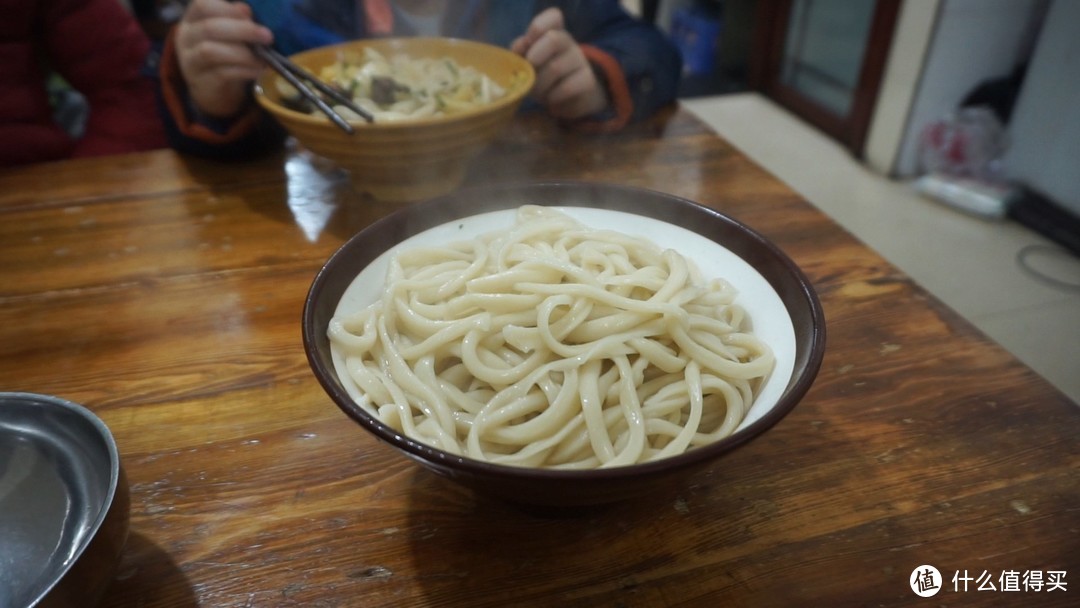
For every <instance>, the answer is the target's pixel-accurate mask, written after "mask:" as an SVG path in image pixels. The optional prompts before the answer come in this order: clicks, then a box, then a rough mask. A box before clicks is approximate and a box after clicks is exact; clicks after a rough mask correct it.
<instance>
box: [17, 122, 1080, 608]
mask: <svg viewBox="0 0 1080 608" xmlns="http://www.w3.org/2000/svg"><path fill="white" fill-rule="evenodd" d="M526 179H527V180H535V179H585V180H598V181H606V182H614V183H620V184H630V185H637V186H643V187H647V188H652V189H656V190H661V191H664V192H669V193H672V194H676V195H680V196H684V197H686V198H689V199H692V200H695V201H698V202H701V203H703V204H705V205H708V206H710V207H713V208H716V209H719V210H721V211H723V212H725V213H728V214H730V215H732V216H734V217H736V218H737V219H739V220H741V221H743V222H745V223H747V224H749V225H750V226H751V227H753V228H755V229H757V230H758V231H760V232H761V233H763V234H764V235H765V236H766V237H768V238H769V239H771V240H773V241H774V242H775V243H776V244H777V245H779V246H780V247H781V248H782V249H783V250H784V251H785V252H786V253H787V254H788V255H789V256H791V257H792V259H794V260H795V261H796V262H797V263H798V264H799V266H800V267H801V268H802V269H803V270H804V271H805V272H806V274H807V275H808V276H809V277H810V278H811V280H812V281H813V284H814V286H815V288H816V289H817V291H818V294H819V296H820V297H821V300H822V303H823V305H824V308H825V313H826V318H827V323H828V346H827V352H826V356H825V361H824V364H823V366H822V369H821V372H820V374H819V376H818V379H817V381H816V383H815V385H814V387H813V388H812V389H811V390H810V392H809V394H808V395H807V396H806V398H805V399H804V400H803V402H802V403H800V404H799V405H798V406H797V407H796V408H795V409H794V410H793V411H792V412H791V414H789V415H788V416H787V417H786V418H785V419H784V420H782V421H781V422H780V423H779V424H777V425H776V426H775V427H774V428H772V429H771V430H769V431H768V432H766V433H765V434H764V435H763V436H761V437H760V438H758V439H756V440H754V441H753V442H751V443H750V444H748V445H746V446H745V447H742V448H740V449H738V450H736V451H735V452H733V453H731V454H730V455H728V456H726V457H725V458H723V459H722V460H721V461H719V462H718V463H717V464H716V466H715V467H713V468H711V469H709V470H707V471H704V472H702V473H700V474H699V475H697V476H695V477H694V478H692V479H691V480H690V482H688V483H687V484H686V485H685V486H683V487H681V488H679V489H678V490H677V491H674V492H672V493H668V494H658V495H651V496H641V497H640V498H639V499H637V500H633V501H628V502H625V503H619V504H615V505H612V506H609V507H606V508H603V509H599V510H596V511H590V512H588V513H582V514H578V515H576V516H573V517H561V518H553V517H540V516H537V515H535V514H530V513H526V512H523V511H521V510H519V509H516V508H514V507H511V506H509V505H506V504H502V503H499V502H496V501H492V500H490V499H486V498H483V497H478V496H475V495H473V494H471V493H469V492H468V491H466V490H463V489H461V488H459V487H457V486H455V485H453V484H451V483H450V482H448V481H446V480H444V479H442V478H438V477H436V476H434V475H432V474H430V473H428V472H426V471H424V470H421V469H420V468H419V467H418V466H416V465H415V464H413V463H411V462H410V461H407V460H405V459H403V458H401V457H399V456H398V455H396V454H395V453H392V452H391V451H390V450H389V449H388V448H386V447H384V446H381V445H378V444H376V443H375V442H374V441H373V440H372V439H370V438H369V437H368V436H367V435H366V434H365V433H364V432H363V431H361V430H360V429H359V428H358V427H357V426H355V425H354V424H353V423H352V422H350V421H349V420H348V419H347V418H346V417H345V416H344V414H342V413H341V412H340V411H339V410H338V409H337V408H336V407H335V406H334V405H333V403H332V402H331V401H330V400H329V398H328V397H327V396H326V395H325V394H324V393H323V392H322V390H321V388H320V387H319V386H318V384H317V383H316V381H315V379H314V377H313V375H312V374H311V372H310V370H309V368H308V365H307V362H306V359H305V357H304V352H303V348H302V344H301V339H300V314H301V308H302V305H303V302H304V297H305V295H306V292H307V289H308V287H309V285H310V284H311V281H312V279H313V277H314V275H315V273H316V272H317V271H318V269H319V268H320V266H321V264H322V263H323V262H324V261H325V260H326V258H327V257H329V255H330V254H331V253H332V252H333V251H334V250H335V249H336V248H337V247H338V246H340V245H341V244H342V243H343V242H344V240H345V239H347V238H348V237H349V236H351V235H352V234H354V233H355V232H356V231H358V230H359V229H361V228H362V227H364V226H366V225H367V224H369V223H371V222H372V221H373V220H375V219H377V218H378V217H380V216H382V215H384V214H386V213H389V212H391V211H392V210H393V209H394V207H393V206H390V205H385V204H380V203H377V202H375V201H373V200H371V199H369V198H366V197H364V196H361V195H359V194H357V193H356V192H354V191H353V190H352V189H351V187H350V186H349V185H348V181H347V180H346V179H345V177H344V176H343V175H342V174H341V173H340V172H339V171H337V170H335V168H334V167H332V166H329V165H327V164H326V163H325V162H323V161H320V160H318V159H315V158H312V157H310V156H309V155H307V154H305V153H304V152H303V151H302V150H299V149H297V148H296V147H295V146H293V147H290V148H289V149H287V150H284V151H280V152H274V153H270V154H269V155H268V156H267V157H265V158H261V159H258V160H256V161H252V162H245V163H227V164H226V163H210V162H205V161H199V160H194V159H190V158H185V157H182V156H179V155H176V154H174V153H172V152H170V151H158V152H153V153H148V154H139V155H132V156H122V157H115V158H105V159H94V160H78V161H70V162H61V163H54V164H44V165H38V166H30V167H23V168H16V169H4V170H0V337H2V340H0V390H17V391H30V392H38V393H45V394H52V395H57V396H60V397H64V398H66V399H70V400H73V401H76V402H78V403H81V404H84V405H86V406H87V407H89V408H90V409H92V410H93V411H94V412H96V413H97V414H98V415H99V416H100V417H101V418H102V419H103V420H104V421H105V423H106V424H107V425H108V426H109V427H110V429H111V430H112V432H113V434H114V435H115V437H116V441H117V443H118V444H119V446H120V451H121V454H122V458H123V462H124V466H125V469H126V472H127V476H128V479H129V482H130V486H131V535H130V538H129V541H128V545H127V547H126V550H125V552H124V556H123V560H122V563H121V565H120V570H119V574H118V576H117V578H116V580H115V581H114V583H113V584H112V586H111V587H110V589H109V592H108V593H107V595H106V597H105V599H104V602H103V606H106V607H110V608H134V607H166V606H168V607H175V608H187V607H194V606H207V607H237V608H239V607H263V606H314V607H339V606H477V607H487V606H491V607H495V606H625V607H637V606H643V607H645V606H647V607H653V606H720V605H726V606H829V605H835V606H909V605H911V606H931V605H932V606H1076V605H1080V472H1078V471H1080V410H1078V408H1077V405H1076V404H1074V403H1072V402H1070V401H1069V400H1068V399H1067V398H1066V397H1065V396H1063V395H1062V394H1060V393H1059V392H1057V391H1056V390H1055V389H1053V388H1052V387H1051V385H1049V384H1048V383H1047V382H1045V381H1043V380H1042V379H1041V378H1040V377H1038V376H1037V375H1036V374H1034V373H1033V372H1032V371H1031V370H1030V369H1028V368H1027V367H1025V366H1024V365H1023V364H1021V363H1020V362H1018V361H1017V360H1016V359H1015V358H1014V357H1012V356H1011V355H1009V354H1008V353H1007V352H1005V351H1004V350H1003V349H1002V348H1000V347H999V346H997V345H995V344H994V343H992V342H990V341H989V340H988V339H987V338H986V337H985V336H983V335H981V334H980V333H979V332H978V331H977V330H976V329H974V328H973V327H972V326H971V325H970V324H968V323H967V322H965V321H964V320H963V319H962V318H960V317H959V316H958V315H957V314H956V313H954V312H953V311H952V310H950V309H948V308H947V307H945V306H944V305H943V304H942V303H941V302H939V301H938V300H936V299H935V298H934V297H932V296H931V295H929V294H928V293H927V292H926V291H925V290H923V289H922V288H921V287H920V286H918V285H916V284H914V283H913V282H912V280H911V279H910V278H909V277H907V276H906V275H904V274H903V273H902V272H900V271H899V270H897V269H896V268H895V267H893V266H891V265H890V264H889V263H887V262H886V261H885V260H883V259H882V258H881V256H879V255H878V254H877V253H875V252H874V251H872V250H870V249H868V248H867V247H866V246H865V245H864V244H862V243H860V242H859V241H858V240H857V239H855V238H854V237H853V236H852V235H850V234H848V233H846V232H845V231H844V230H843V229H842V228H840V227H839V226H838V225H837V224H836V223H834V222H833V221H831V220H830V219H828V218H827V217H826V216H824V215H823V214H821V213H820V212H818V211H817V210H816V209H815V208H813V207H812V206H811V205H810V204H808V203H807V202H805V201H804V200H802V199H801V198H800V197H799V196H798V195H797V194H795V193H794V192H792V191H791V190H790V189H789V188H788V187H787V186H785V185H784V184H783V183H781V182H780V181H779V180H777V179H776V178H775V177H773V176H771V175H770V174H769V173H767V172H766V171H764V170H763V169H762V168H761V167H759V166H757V165H755V164H754V163H753V162H751V161H750V160H748V159H747V158H746V157H745V156H744V155H742V154H741V153H740V152H738V151H737V150H735V149H734V148H733V147H731V146H730V145H729V144H728V143H727V142H725V141H724V140H723V139H722V138H720V137H718V136H717V135H716V134H714V133H712V132H711V131H709V129H708V128H707V127H706V126H704V125H703V124H702V123H701V122H699V121H698V120H697V119H696V118H694V117H693V116H692V115H691V114H689V113H688V112H686V111H684V110H681V109H678V108H675V109H672V110H671V111H670V112H665V113H663V114H662V115H660V116H657V117H656V118H655V119H654V120H652V121H651V122H648V123H645V124H642V125H638V126H635V127H633V128H631V129H628V130H627V131H625V132H622V133H620V134H617V135H611V136H602V137H600V136H590V135H580V134H574V133H570V132H567V131H564V130H562V129H560V128H558V127H557V126H556V125H554V124H552V123H551V122H550V121H549V120H547V119H546V118H542V117H539V116H523V117H520V118H519V119H518V120H517V121H516V122H515V123H514V125H513V127H512V128H511V129H510V130H508V131H507V132H506V133H505V134H504V135H503V136H502V137H501V138H500V139H499V140H498V142H496V144H495V145H493V146H492V147H491V148H490V149H489V150H487V151H486V152H485V154H484V155H483V156H482V157H481V158H480V159H479V160H478V161H477V162H476V163H475V164H474V166H473V169H472V172H471V173H470V176H469V178H468V183H469V184H481V183H485V182H500V183H502V182H510V181H514V180H526ZM898 229H899V228H898ZM959 279H960V278H958V280H959ZM1078 371H1080V369H1078ZM923 564H930V565H934V566H936V567H937V568H938V569H939V570H940V571H941V573H942V574H943V576H944V578H945V585H944V586H945V588H944V589H943V590H942V591H941V592H940V593H939V594H938V595H937V596H935V597H933V598H930V599H923V598H920V597H918V596H916V595H915V593H914V592H913V591H912V590H911V588H910V587H909V578H910V577H911V574H912V572H913V570H914V569H915V568H916V567H917V566H920V565H923ZM1032 571H1038V572H1040V573H1043V575H1044V580H1045V579H1047V578H1048V577H1049V576H1050V573H1051V572H1063V573H1065V574H1064V575H1055V576H1063V577H1064V578H1063V582H1064V583H1065V584H1066V587H1065V589H1060V588H1059V589H1054V590H1050V589H1048V585H1044V586H1043V587H1042V589H1041V590H1040V591H1035V590H1033V589H1032V588H1029V589H1027V590H1024V588H1023V586H1020V588H1019V589H1020V590H1019V591H1003V590H1002V588H1003V584H1002V582H1003V581H1004V582H1005V583H1006V585H1005V586H1008V583H1009V581H1010V580H1011V577H1012V575H1011V574H1009V573H1011V572H1016V573H1018V574H1019V575H1022V574H1023V573H1025V572H1032ZM965 572H966V573H968V575H969V576H970V577H971V578H972V579H973V580H972V581H971V582H969V583H968V591H964V589H963V585H964V582H963V581H962V580H959V581H958V585H957V587H956V588H957V589H959V590H955V589H954V585H953V582H952V578H953V576H954V574H957V573H959V574H960V575H963V574H964V573H965ZM984 574H985V575H986V577H991V578H992V582H993V584H994V586H995V588H996V589H997V591H986V590H984V591H979V590H977V589H976V587H977V586H978V584H977V582H976V580H975V579H976V578H977V577H981V576H983V575H984ZM984 578H985V577H984ZM983 586H985V583H983Z"/></svg>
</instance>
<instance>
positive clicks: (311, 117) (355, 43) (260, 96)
mask: <svg viewBox="0 0 1080 608" xmlns="http://www.w3.org/2000/svg"><path fill="white" fill-rule="evenodd" d="M415 42H436V43H437V44H440V45H445V46H448V47H472V48H475V49H481V50H487V51H489V52H497V53H498V54H500V55H502V56H504V57H513V58H515V60H517V63H519V64H520V69H521V70H522V71H523V72H524V73H525V74H526V79H525V81H524V82H523V83H522V85H521V86H518V87H515V88H514V89H513V90H508V94H507V95H506V96H504V97H502V98H500V99H497V100H495V101H493V102H491V103H488V104H484V105H481V106H477V107H475V108H472V109H469V110H466V111H463V112H455V113H454V114H444V115H441V116H425V117H422V118H416V119H409V120H394V121H389V122H379V121H375V122H370V123H369V122H367V121H366V120H363V119H361V118H357V119H353V120H349V119H346V121H347V122H348V123H349V124H351V125H353V126H355V127H361V128H362V129H364V130H367V131H375V130H380V131H381V130H387V131H393V130H402V129H409V128H415V127H422V126H430V125H445V124H454V123H457V122H463V121H465V120H468V119H470V118H475V117H477V116H481V115H485V114H491V113H494V112H496V111H498V110H501V109H504V108H506V107H508V106H514V105H517V104H518V103H520V102H521V101H522V100H523V99H524V98H525V96H526V95H528V94H529V92H530V91H531V90H532V87H533V84H534V83H535V82H536V70H535V68H533V65H532V64H531V63H529V62H528V60H526V59H525V58H524V57H522V56H521V55H518V54H517V53H514V52H513V51H511V50H510V49H506V48H503V47H501V46H497V45H494V44H490V43H487V42H480V41H477V40H468V39H465V38H453V37H442V36H390V37H385V38H361V39H358V40H350V41H347V42H339V43H336V44H330V45H325V46H320V47H315V48H312V49H307V50H304V51H301V52H299V53H294V54H292V55H290V56H289V59H291V60H293V61H296V60H302V59H304V57H305V56H308V55H314V54H317V53H325V52H327V51H329V50H334V49H340V50H346V49H355V48H362V47H365V46H384V45H389V46H402V47H408V46H409V45H410V44H412V43H415ZM406 52H407V49H406ZM274 76H276V72H274V71H273V70H272V69H270V68H269V67H266V68H264V69H263V71H262V73H260V74H259V76H258V77H257V78H256V79H255V86H254V95H255V100H256V101H257V102H258V103H259V105H261V106H263V107H264V108H265V109H266V110H267V111H268V112H270V113H271V114H277V115H281V116H283V117H286V118H288V119H289V120H291V121H294V122H298V123H304V124H306V125H308V126H321V125H326V126H328V127H330V128H333V129H337V127H335V126H334V124H333V123H331V122H330V121H329V120H327V118H326V117H325V116H322V115H321V114H309V113H306V112H300V111H297V110H293V109H291V108H287V107H285V106H284V105H282V104H280V103H277V102H275V101H274V100H273V99H271V97H270V95H269V94H267V92H266V91H265V89H264V86H263V82H264V79H267V78H271V77H274ZM267 82H269V81H267ZM358 132H360V131H358ZM342 135H346V134H345V133H344V132H342Z"/></svg>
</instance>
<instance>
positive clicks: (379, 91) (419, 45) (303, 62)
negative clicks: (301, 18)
mask: <svg viewBox="0 0 1080 608" xmlns="http://www.w3.org/2000/svg"><path fill="white" fill-rule="evenodd" d="M290 59H291V60H292V61H293V62H294V63H296V64H297V65H300V66H301V67H304V68H306V69H307V70H308V71H309V72H311V73H313V74H314V75H316V76H319V77H320V78H322V79H323V80H324V81H327V82H328V83H331V84H333V85H334V86H336V87H338V88H339V89H342V90H345V91H347V92H349V93H350V95H351V96H352V97H353V99H354V101H356V102H357V103H358V104H359V105H360V106H361V107H364V108H365V109H367V110H369V111H370V112H371V113H373V114H374V115H375V120H374V122H371V123H368V122H366V121H365V120H364V119H363V118H360V117H359V116H353V117H352V118H350V119H349V123H350V124H351V125H352V126H353V128H354V130H355V132H354V133H352V134H349V133H346V132H344V131H342V130H341V129H339V128H338V127H337V126H336V125H334V124H333V123H332V122H330V121H329V120H328V119H327V118H326V116H324V115H322V114H321V113H319V112H318V111H314V110H312V109H308V108H304V107H299V106H297V105H296V104H294V103H293V100H292V99H291V97H292V93H293V91H290V90H289V87H288V86H287V85H286V84H285V80H284V79H283V78H282V77H281V76H279V75H278V74H277V73H276V72H274V71H272V70H269V69H267V70H266V71H264V73H263V74H262V75H261V76H260V78H259V79H258V81H257V82H256V88H255V98H256V100H257V101H258V102H259V104H260V105H262V107H263V108H265V109H266V110H267V111H268V112H270V113H271V114H272V115H273V116H274V118H275V119H276V120H277V121H278V122H279V123H281V124H282V125H283V126H284V127H285V129H286V130H288V132H289V133H290V134H291V135H292V136H293V137H295V138H296V140H297V141H298V142H299V143H300V144H301V145H303V146H304V147H305V148H307V149H308V150H310V151H311V152H314V153H315V154H317V155H319V156H322V157H324V158H327V159H329V160H331V161H333V162H334V163H336V164H337V165H338V166H340V167H341V168H343V169H345V170H346V171H348V173H349V177H350V179H351V181H352V183H353V185H354V186H355V188H356V189H357V190H358V191H360V192H367V193H369V194H371V195H373V196H374V197H375V198H378V199H380V200H384V201H390V202H409V201H416V200H421V199H426V198H429V197H433V196H437V195H440V194H444V193H446V192H449V191H451V190H453V189H454V188H457V187H458V186H459V185H460V184H461V182H462V181H463V179H464V177H465V174H466V171H467V170H468V167H469V163H470V162H471V161H472V159H473V158H474V157H475V156H476V155H477V154H478V153H479V152H480V151H481V150H482V149H483V148H484V147H485V146H486V145H487V144H488V143H490V142H491V141H492V140H493V139H494V138H495V137H496V136H497V135H498V134H499V133H500V132H501V131H502V130H503V129H504V128H505V127H506V125H507V124H508V123H509V122H510V120H511V119H512V118H513V115H514V113H515V112H516V110H517V108H518V107H519V106H520V105H521V102H522V101H523V100H524V98H525V95H526V94H527V93H528V92H529V90H530V89H531V88H532V85H533V81H534V79H535V72H534V71H533V68H532V65H530V64H529V62H528V61H526V60H525V59H524V58H522V57H521V56H519V55H517V54H515V53H512V52H511V51H509V50H507V49H504V48H500V47H497V46H494V45H490V44H485V43H481V42H474V41H469V40H457V39H452V38H423V37H417V38H378V39H365V40H355V41H350V42H346V43H341V44H336V45H332V46H326V47H320V48H317V49H312V50H309V51H304V52H302V53H298V54H296V55H293V56H292V57H290ZM337 109H338V110H340V111H341V112H340V113H346V110H344V109H342V108H337Z"/></svg>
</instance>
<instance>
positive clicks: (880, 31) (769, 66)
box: [748, 0, 901, 159]
mask: <svg viewBox="0 0 1080 608" xmlns="http://www.w3.org/2000/svg"><path fill="white" fill-rule="evenodd" d="M792 2H793V0H758V2H757V10H756V14H755V24H754V36H753V51H752V53H751V59H750V70H749V74H748V76H749V85H750V88H751V89H753V90H756V91H759V92H761V93H762V94H764V95H766V96H767V97H769V98H771V99H773V100H774V101H776V102H777V103H779V104H780V105H782V106H784V107H785V108H787V109H788V110H791V111H792V112H793V113H795V114H796V115H798V116H800V117H802V118H803V119H804V120H806V121H807V122H809V123H810V124H812V125H814V126H816V127H817V128H819V129H821V130H822V131H824V132H825V133H827V134H828V135H830V136H831V137H833V138H834V139H836V140H837V141H839V142H840V143H841V144H843V145H844V146H845V147H846V148H848V149H849V150H850V151H851V153H852V154H854V155H855V156H856V157H857V158H860V159H861V158H863V155H864V148H865V144H866V135H867V131H868V130H869V128H870V121H871V119H872V118H873V113H874V106H875V104H876V103H877V98H878V92H879V91H880V89H881V81H882V77H883V76H884V73H885V64H886V62H887V60H888V58H889V49H890V48H891V46H892V38H893V31H894V30H895V29H896V20H897V16H898V15H899V13H900V4H901V0H876V2H877V5H876V7H875V8H874V15H873V17H872V18H871V21H870V32H869V34H868V36H867V45H866V50H865V52H864V54H863V61H862V67H861V68H860V71H859V78H858V82H857V83H856V85H855V91H854V94H853V98H852V104H851V110H850V111H849V113H848V115H847V116H837V115H836V114H834V113H833V112H832V111H830V110H828V109H827V108H825V107H823V106H822V105H820V104H819V103H817V102H815V101H814V100H812V99H810V98H809V97H806V96H805V95H803V94H802V93H800V92H799V91H797V90H796V89H794V88H792V87H789V86H787V85H785V84H784V83H782V82H781V81H780V70H781V65H782V61H783V54H784V42H785V39H786V35H787V26H788V19H789V17H790V16H791V6H792Z"/></svg>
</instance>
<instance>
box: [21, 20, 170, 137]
mask: <svg viewBox="0 0 1080 608" xmlns="http://www.w3.org/2000/svg"><path fill="white" fill-rule="evenodd" d="M48 5H49V6H48V8H47V9H46V12H45V14H44V27H43V30H42V32H43V35H44V38H45V46H46V50H47V53H48V55H49V59H50V61H51V62H52V63H51V67H52V68H53V69H54V70H56V72H57V73H58V74H60V75H61V76H63V78H64V79H65V80H66V81H67V82H68V83H69V84H70V85H71V86H72V87H73V88H74V89H76V90H77V91H79V93H81V94H82V95H83V96H84V97H85V98H86V101H87V106H88V108H89V115H88V117H87V122H86V129H85V131H84V134H83V136H82V137H81V138H80V139H79V141H78V142H76V144H75V148H74V151H73V155H74V156H77V157H78V156H99V155H106V154H119V153H124V152H134V151H139V150H151V149H155V148H161V147H164V146H165V143H166V142H165V137H164V133H163V130H162V125H161V121H160V119H159V117H158V114H157V112H156V111H155V103H154V83H153V80H152V79H151V78H149V77H147V76H146V75H145V74H144V72H143V69H144V67H145V63H146V60H147V56H148V54H149V52H150V41H149V40H148V39H147V37H146V35H145V33H144V32H143V31H142V29H141V28H140V27H139V24H138V22H137V21H136V20H135V18H134V17H133V16H132V15H131V14H130V13H128V12H127V10H126V9H124V8H123V6H122V5H121V4H120V3H119V2H116V1H115V0H56V1H54V2H50V3H48Z"/></svg>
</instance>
